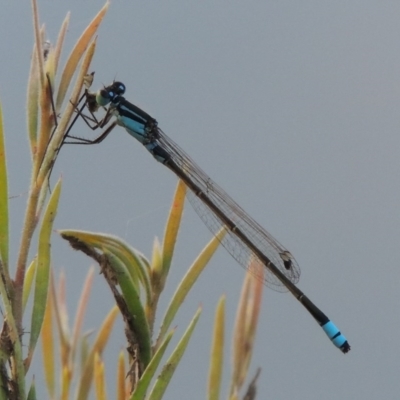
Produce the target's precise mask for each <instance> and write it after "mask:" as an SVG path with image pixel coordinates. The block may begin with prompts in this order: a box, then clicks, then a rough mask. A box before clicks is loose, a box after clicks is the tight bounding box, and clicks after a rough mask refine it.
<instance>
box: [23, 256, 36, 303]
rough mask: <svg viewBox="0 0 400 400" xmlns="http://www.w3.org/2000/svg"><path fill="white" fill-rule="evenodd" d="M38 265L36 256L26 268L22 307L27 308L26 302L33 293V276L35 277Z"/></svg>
mask: <svg viewBox="0 0 400 400" xmlns="http://www.w3.org/2000/svg"><path fill="white" fill-rule="evenodd" d="M36 266H37V259H36V257H35V258H34V259H33V260H32V262H31V263H30V264H29V267H28V268H27V269H26V274H25V279H24V289H23V291H22V307H23V310H25V307H26V303H27V302H28V299H29V295H30V294H31V289H32V282H33V278H34V277H35V272H36Z"/></svg>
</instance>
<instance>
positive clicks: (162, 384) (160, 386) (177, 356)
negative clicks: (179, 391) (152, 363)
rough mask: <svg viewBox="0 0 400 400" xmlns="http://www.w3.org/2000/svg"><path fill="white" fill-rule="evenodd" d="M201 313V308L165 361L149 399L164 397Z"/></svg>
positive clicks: (154, 399) (157, 399) (156, 399)
mask: <svg viewBox="0 0 400 400" xmlns="http://www.w3.org/2000/svg"><path fill="white" fill-rule="evenodd" d="M200 314H201V308H199V309H198V310H197V311H196V314H195V315H194V317H193V319H192V321H191V322H190V324H189V326H188V328H187V329H186V332H185V333H184V335H183V336H182V339H181V340H180V341H179V343H178V345H177V346H176V348H175V350H174V351H173V353H172V354H171V356H170V357H169V359H168V360H167V362H166V363H165V365H164V367H163V369H162V371H161V373H160V375H159V376H158V378H157V380H156V382H155V383H154V386H153V389H152V391H151V393H150V395H149V397H148V398H149V400H160V399H161V398H162V397H163V395H164V393H165V391H166V389H167V387H168V385H169V382H170V381H171V378H172V376H173V374H174V372H175V370H176V367H177V366H178V364H179V361H180V360H181V358H182V356H183V354H184V353H185V350H186V347H187V345H188V343H189V340H190V338H191V336H192V333H193V330H194V328H195V327H196V324H197V321H198V320H199V317H200Z"/></svg>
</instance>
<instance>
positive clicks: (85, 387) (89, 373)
mask: <svg viewBox="0 0 400 400" xmlns="http://www.w3.org/2000/svg"><path fill="white" fill-rule="evenodd" d="M118 314H119V310H118V308H117V307H114V308H113V309H112V310H111V311H110V313H109V314H108V316H107V317H106V319H105V320H104V323H103V325H102V326H101V328H100V331H99V333H98V335H97V337H96V340H95V342H94V345H93V348H92V350H91V351H90V354H89V356H88V358H87V361H86V363H85V366H84V369H83V372H82V374H81V376H80V380H79V385H78V391H77V396H76V399H77V400H86V399H87V398H88V395H89V392H90V388H91V385H92V380H93V374H94V357H95V354H96V353H99V354H102V352H103V350H104V348H105V346H106V344H107V342H108V339H109V337H110V335H111V330H112V327H113V325H114V322H115V319H116V318H117V316H118Z"/></svg>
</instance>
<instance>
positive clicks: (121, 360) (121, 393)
mask: <svg viewBox="0 0 400 400" xmlns="http://www.w3.org/2000/svg"><path fill="white" fill-rule="evenodd" d="M125 379H126V371H125V355H124V352H123V351H121V352H120V353H119V356H118V366H117V400H125V399H126V398H127V397H126V385H125Z"/></svg>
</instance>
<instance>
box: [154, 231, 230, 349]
mask: <svg viewBox="0 0 400 400" xmlns="http://www.w3.org/2000/svg"><path fill="white" fill-rule="evenodd" d="M225 234H226V229H225V228H222V229H221V230H220V231H219V232H218V233H217V234H216V235H215V237H213V238H212V239H211V241H210V242H209V243H208V244H207V246H206V247H205V248H204V249H203V251H202V252H201V253H200V254H199V256H198V257H197V259H196V260H195V261H194V263H193V264H192V266H191V267H190V268H189V270H188V271H187V273H186V275H185V276H184V277H183V279H182V281H181V283H180V284H179V286H178V288H177V289H176V291H175V294H174V296H173V297H172V299H171V302H170V303H169V305H168V308H167V311H166V313H165V316H164V318H163V320H162V323H161V328H160V333H159V335H158V339H157V343H158V342H159V341H160V340H162V338H163V336H164V335H165V332H167V330H168V328H169V326H170V325H171V323H172V320H173V319H174V317H175V315H176V313H177V312H178V310H179V307H180V306H181V304H182V303H183V301H184V300H185V298H186V296H187V294H188V293H189V291H190V289H191V288H192V287H193V285H194V284H195V282H196V280H197V278H198V277H199V276H200V274H201V273H202V272H203V271H204V269H205V267H206V266H207V264H208V262H209V261H210V259H211V257H212V256H213V255H214V253H215V252H216V250H217V249H218V246H219V245H220V243H221V240H222V239H223V238H224V236H225ZM156 347H157V345H156Z"/></svg>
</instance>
